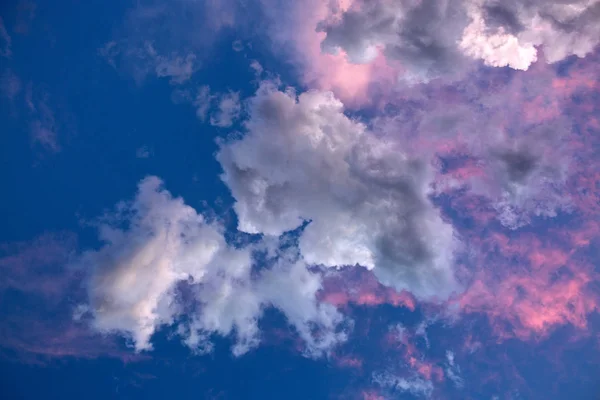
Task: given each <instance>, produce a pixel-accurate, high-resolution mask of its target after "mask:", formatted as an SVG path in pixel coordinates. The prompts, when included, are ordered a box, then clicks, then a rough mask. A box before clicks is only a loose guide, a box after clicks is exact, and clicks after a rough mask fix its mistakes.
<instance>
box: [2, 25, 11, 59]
mask: <svg viewBox="0 0 600 400" xmlns="http://www.w3.org/2000/svg"><path fill="white" fill-rule="evenodd" d="M0 56H2V57H6V58H10V57H11V56H12V39H11V37H10V35H9V34H8V31H7V30H6V26H5V25H4V20H3V19H2V17H0Z"/></svg>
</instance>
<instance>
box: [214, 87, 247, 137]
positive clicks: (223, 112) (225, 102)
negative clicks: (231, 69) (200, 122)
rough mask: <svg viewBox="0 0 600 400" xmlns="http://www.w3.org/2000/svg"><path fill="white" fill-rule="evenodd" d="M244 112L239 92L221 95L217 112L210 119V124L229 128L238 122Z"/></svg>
mask: <svg viewBox="0 0 600 400" xmlns="http://www.w3.org/2000/svg"><path fill="white" fill-rule="evenodd" d="M241 111H242V106H241V104H240V94H239V92H229V93H227V94H223V95H221V97H220V99H219V106H218V109H217V111H215V112H214V113H213V115H211V117H210V124H211V125H213V126H218V127H219V128H228V127H230V126H231V125H233V123H234V122H235V120H237V119H238V118H239V116H240V113H241Z"/></svg>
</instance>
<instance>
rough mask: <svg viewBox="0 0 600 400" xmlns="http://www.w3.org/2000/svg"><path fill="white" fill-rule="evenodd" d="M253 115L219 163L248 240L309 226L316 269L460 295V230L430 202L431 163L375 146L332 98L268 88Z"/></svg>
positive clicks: (308, 245) (306, 238) (308, 252)
mask: <svg viewBox="0 0 600 400" xmlns="http://www.w3.org/2000/svg"><path fill="white" fill-rule="evenodd" d="M249 111H250V119H249V120H248V121H247V122H246V129H247V132H246V134H245V136H244V137H243V138H242V139H241V140H232V141H230V142H228V143H223V144H222V145H221V150H220V152H219V153H218V155H217V159H218V160H219V162H220V163H221V165H222V166H223V169H224V171H225V173H224V175H223V180H224V182H225V183H226V184H227V185H228V186H229V188H230V189H231V191H232V193H233V196H234V197H235V199H236V203H235V205H234V209H235V211H236V212H237V215H238V218H239V229H240V230H241V231H244V232H248V233H264V234H267V235H275V236H277V235H281V234H282V233H284V232H286V231H290V230H293V229H296V228H298V227H299V226H301V225H302V224H303V222H304V221H310V223H309V224H308V226H307V227H306V228H305V229H304V230H303V232H302V234H301V237H300V251H301V254H302V256H303V257H304V260H305V261H306V262H308V263H311V264H323V265H326V266H344V265H356V264H359V265H362V266H364V267H366V268H369V269H373V270H374V273H375V274H376V276H377V277H378V278H379V279H380V280H381V281H382V282H383V283H384V284H386V285H390V286H393V287H395V288H397V289H398V290H401V289H406V290H409V291H411V292H412V293H414V294H415V295H416V296H419V297H422V298H433V297H436V296H437V297H439V298H445V297H447V296H448V295H450V294H451V293H452V292H453V291H455V290H457V289H458V287H457V285H456V282H455V280H454V276H453V269H452V259H453V251H454V248H455V244H456V243H455V238H454V235H453V229H452V227H451V226H450V225H449V224H446V223H445V222H444V221H443V220H442V219H441V217H440V214H439V212H438V210H437V209H436V208H435V207H434V206H433V205H432V203H431V201H430V200H429V198H428V194H429V184H430V182H431V179H432V175H431V172H432V171H431V170H430V168H429V166H428V165H427V163H426V162H423V161H422V160H419V159H416V158H413V157H411V156H409V155H407V154H405V153H403V152H402V148H401V147H399V146H395V145H394V144H392V143H384V142H382V141H379V140H378V139H376V138H375V136H374V135H372V134H371V133H370V132H369V131H368V130H367V129H366V127H365V126H364V125H362V124H360V123H357V122H355V121H353V120H351V119H349V118H348V117H346V116H345V115H344V113H343V106H342V104H341V103H340V102H339V101H338V100H337V99H335V98H334V97H333V95H332V94H331V93H328V92H317V91H310V92H306V93H303V94H301V95H299V96H296V95H295V93H294V92H293V91H291V90H288V91H287V92H280V91H278V90H276V89H275V88H274V87H273V85H271V84H263V85H262V86H261V87H260V89H259V90H258V92H257V95H256V97H255V98H253V99H252V100H251V101H250V110H249Z"/></svg>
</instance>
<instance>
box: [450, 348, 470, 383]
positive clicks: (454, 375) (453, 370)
mask: <svg viewBox="0 0 600 400" xmlns="http://www.w3.org/2000/svg"><path fill="white" fill-rule="evenodd" d="M454 358H455V357H454V352H452V351H450V350H447V351H446V360H447V365H446V370H445V371H446V376H447V377H448V378H449V379H450V380H451V381H452V382H454V385H456V387H458V388H461V387H463V386H464V384H465V382H464V380H463V378H462V376H461V372H460V366H459V365H458V364H457V363H456V361H455V359H454Z"/></svg>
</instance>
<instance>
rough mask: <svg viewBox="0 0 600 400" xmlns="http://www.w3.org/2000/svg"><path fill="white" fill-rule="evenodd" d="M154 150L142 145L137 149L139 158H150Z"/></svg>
mask: <svg viewBox="0 0 600 400" xmlns="http://www.w3.org/2000/svg"><path fill="white" fill-rule="evenodd" d="M151 155H152V152H151V151H150V149H148V146H142V147H140V148H138V149H137V150H136V151H135V156H136V157H137V158H150V156H151Z"/></svg>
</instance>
